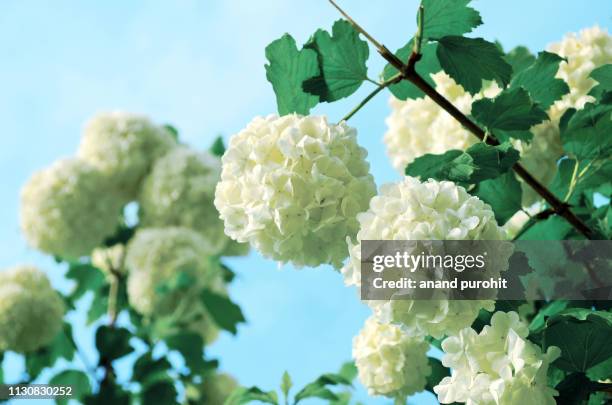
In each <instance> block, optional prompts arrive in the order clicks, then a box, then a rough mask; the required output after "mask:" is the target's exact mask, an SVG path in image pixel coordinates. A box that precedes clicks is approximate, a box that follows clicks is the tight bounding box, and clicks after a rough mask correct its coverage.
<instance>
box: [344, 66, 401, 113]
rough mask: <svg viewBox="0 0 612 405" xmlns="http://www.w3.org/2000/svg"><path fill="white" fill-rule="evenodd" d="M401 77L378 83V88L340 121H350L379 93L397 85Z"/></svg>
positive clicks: (398, 75) (399, 75)
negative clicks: (394, 84) (392, 85)
mask: <svg viewBox="0 0 612 405" xmlns="http://www.w3.org/2000/svg"><path fill="white" fill-rule="evenodd" d="M400 77H401V74H400V73H398V74H396V75H395V76H393V77H391V78H390V79H389V80H385V81H384V82H382V83H376V86H377V87H376V88H375V89H374V90H373V91H372V92H371V93H370V94H368V95H367V96H366V98H364V99H363V100H361V102H360V103H359V104H357V106H355V108H353V109H352V110H351V111H350V112H349V113H348V114H346V115H345V116H344V117H342V119H341V120H340V121H348V120H349V119H350V118H351V117H352V116H353V115H355V114H356V113H357V111H359V110H361V108H362V107H363V106H364V105H366V104H367V103H368V101H370V100H371V99H373V98H374V97H375V96H376V95H377V94H378V93H380V92H381V91H382V90H384V89H386V88H387V87H389V86H390V85H391V84H393V83H396V82H397V81H398V79H399V78H400Z"/></svg>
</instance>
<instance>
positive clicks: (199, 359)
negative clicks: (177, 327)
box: [165, 332, 206, 373]
mask: <svg viewBox="0 0 612 405" xmlns="http://www.w3.org/2000/svg"><path fill="white" fill-rule="evenodd" d="M165 341H166V344H167V345H168V348H170V349H171V350H176V351H178V352H179V353H180V354H181V355H182V356H183V358H184V359H185V363H186V364H187V367H189V369H190V370H191V371H192V372H194V373H199V372H200V371H202V370H203V369H204V368H205V366H206V363H205V361H204V340H203V339H202V336H200V335H199V334H197V333H195V332H180V333H177V334H175V335H172V336H169V337H167V338H166V339H165Z"/></svg>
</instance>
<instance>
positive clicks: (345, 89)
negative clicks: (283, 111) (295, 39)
mask: <svg viewBox="0 0 612 405" xmlns="http://www.w3.org/2000/svg"><path fill="white" fill-rule="evenodd" d="M304 48H308V49H312V50H314V51H316V52H317V55H318V61H319V69H320V72H321V75H320V76H318V77H316V78H314V79H308V80H306V81H305V83H304V86H303V87H304V90H306V91H307V92H308V93H311V94H315V95H317V96H319V97H320V99H321V101H328V102H332V101H336V100H339V99H341V98H343V97H347V96H350V95H351V94H353V93H354V92H355V91H357V89H358V88H359V86H361V83H363V81H364V80H365V79H366V78H367V74H368V69H367V67H366V61H367V60H368V56H369V48H368V43H367V42H365V41H364V40H362V39H360V38H359V33H358V32H357V31H356V30H355V28H353V26H352V25H351V24H350V23H349V22H348V21H346V20H338V21H336V22H335V23H334V26H333V27H332V35H330V34H329V33H328V32H327V31H325V30H321V29H320V30H317V32H315V34H314V35H313V37H312V38H311V39H310V40H309V41H308V43H307V44H306V45H305V46H304Z"/></svg>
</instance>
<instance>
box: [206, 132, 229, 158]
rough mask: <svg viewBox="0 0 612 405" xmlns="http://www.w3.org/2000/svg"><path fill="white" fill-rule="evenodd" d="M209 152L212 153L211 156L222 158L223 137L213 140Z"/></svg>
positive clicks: (223, 149)
mask: <svg viewBox="0 0 612 405" xmlns="http://www.w3.org/2000/svg"><path fill="white" fill-rule="evenodd" d="M209 150H210V153H212V154H213V155H215V156H218V157H222V156H223V154H224V153H225V143H224V142H223V137H222V136H218V137H217V139H215V141H214V142H213V144H212V145H211V146H210V149H209Z"/></svg>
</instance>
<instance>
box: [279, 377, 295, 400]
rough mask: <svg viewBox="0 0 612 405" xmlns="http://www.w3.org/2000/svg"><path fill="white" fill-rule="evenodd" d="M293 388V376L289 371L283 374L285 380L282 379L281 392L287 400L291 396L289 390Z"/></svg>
mask: <svg viewBox="0 0 612 405" xmlns="http://www.w3.org/2000/svg"><path fill="white" fill-rule="evenodd" d="M292 386H293V382H292V381H291V376H290V375H289V373H288V372H287V371H285V372H284V373H283V378H282V379H281V392H282V393H283V395H284V396H285V398H287V397H288V396H289V390H290V389H291V387H292Z"/></svg>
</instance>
